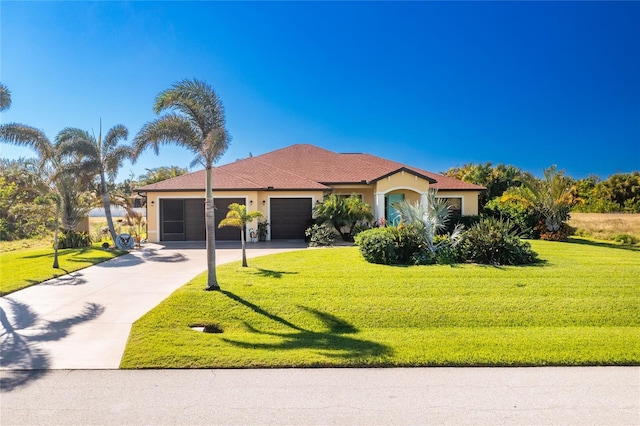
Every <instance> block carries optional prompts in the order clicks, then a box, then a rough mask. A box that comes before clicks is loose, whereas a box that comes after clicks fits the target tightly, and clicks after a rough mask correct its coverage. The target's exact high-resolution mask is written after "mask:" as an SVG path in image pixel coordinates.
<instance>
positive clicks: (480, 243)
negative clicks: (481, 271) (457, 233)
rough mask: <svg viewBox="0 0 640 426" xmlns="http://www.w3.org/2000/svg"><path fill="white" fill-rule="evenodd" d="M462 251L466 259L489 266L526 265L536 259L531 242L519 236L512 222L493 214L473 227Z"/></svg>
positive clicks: (467, 234) (465, 239)
mask: <svg viewBox="0 0 640 426" xmlns="http://www.w3.org/2000/svg"><path fill="white" fill-rule="evenodd" d="M459 250H460V256H461V257H462V258H463V259H464V260H466V261H468V262H474V263H481V264H486V265H526V264H530V263H534V262H535V261H536V258H537V254H536V253H535V252H534V251H533V250H531V245H530V244H529V243H527V242H525V241H522V240H521V239H520V238H519V236H518V234H517V232H516V231H515V225H514V224H513V222H511V221H510V220H508V219H496V218H493V217H487V218H484V219H483V220H482V221H480V222H479V223H477V224H476V225H474V226H472V227H471V228H470V229H469V230H468V231H467V232H466V233H465V235H464V236H463V239H462V242H461V243H460V244H459Z"/></svg>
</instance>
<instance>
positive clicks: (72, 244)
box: [58, 231, 91, 249]
mask: <svg viewBox="0 0 640 426" xmlns="http://www.w3.org/2000/svg"><path fill="white" fill-rule="evenodd" d="M90 245H91V237H90V236H89V235H88V234H87V233H86V232H76V231H63V232H61V233H60V235H59V236H58V248H59V249H66V248H79V247H89V246H90Z"/></svg>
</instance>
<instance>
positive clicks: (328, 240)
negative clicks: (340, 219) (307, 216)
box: [304, 224, 336, 247]
mask: <svg viewBox="0 0 640 426" xmlns="http://www.w3.org/2000/svg"><path fill="white" fill-rule="evenodd" d="M304 235H306V236H307V239H308V241H309V247H318V246H332V245H333V242H334V241H335V239H336V234H335V233H334V232H333V230H332V229H329V227H328V226H327V225H325V224H322V225H318V224H314V225H313V226H312V227H311V228H307V230H306V231H304Z"/></svg>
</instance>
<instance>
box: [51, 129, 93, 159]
mask: <svg viewBox="0 0 640 426" xmlns="http://www.w3.org/2000/svg"><path fill="white" fill-rule="evenodd" d="M56 147H57V148H58V150H59V152H60V153H61V155H70V154H76V155H79V156H80V157H89V158H100V151H99V147H98V142H97V141H96V138H95V137H94V136H93V135H91V134H89V132H87V131H85V130H82V129H78V128H75V127H66V128H64V129H62V130H61V131H60V132H59V133H58V135H57V136H56Z"/></svg>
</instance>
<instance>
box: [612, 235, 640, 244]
mask: <svg viewBox="0 0 640 426" xmlns="http://www.w3.org/2000/svg"><path fill="white" fill-rule="evenodd" d="M613 240H614V241H615V242H616V243H620V244H624V245H627V246H631V245H634V244H638V239H637V238H636V237H634V236H633V235H630V234H618V235H616V236H615V237H613Z"/></svg>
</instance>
